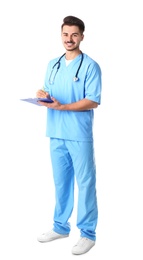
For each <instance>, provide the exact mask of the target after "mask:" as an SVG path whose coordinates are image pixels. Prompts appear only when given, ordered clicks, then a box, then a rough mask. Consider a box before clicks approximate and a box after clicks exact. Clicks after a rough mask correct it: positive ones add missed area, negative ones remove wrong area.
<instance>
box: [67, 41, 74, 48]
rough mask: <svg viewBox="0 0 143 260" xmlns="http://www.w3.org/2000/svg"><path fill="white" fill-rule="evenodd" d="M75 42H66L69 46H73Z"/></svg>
mask: <svg viewBox="0 0 143 260" xmlns="http://www.w3.org/2000/svg"><path fill="white" fill-rule="evenodd" d="M73 44H74V42H66V45H67V46H68V47H70V46H73Z"/></svg>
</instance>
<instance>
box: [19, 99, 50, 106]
mask: <svg viewBox="0 0 143 260" xmlns="http://www.w3.org/2000/svg"><path fill="white" fill-rule="evenodd" d="M20 100H21V101H26V102H29V103H31V104H34V105H37V106H42V105H41V104H39V103H38V101H42V102H46V103H53V100H52V99H50V98H22V99H20Z"/></svg>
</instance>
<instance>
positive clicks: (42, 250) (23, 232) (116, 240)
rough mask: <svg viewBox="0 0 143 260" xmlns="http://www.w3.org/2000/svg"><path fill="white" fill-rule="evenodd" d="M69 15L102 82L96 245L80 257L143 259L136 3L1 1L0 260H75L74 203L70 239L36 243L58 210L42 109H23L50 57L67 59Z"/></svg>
mask: <svg viewBox="0 0 143 260" xmlns="http://www.w3.org/2000/svg"><path fill="white" fill-rule="evenodd" d="M67 15H75V16H78V17H79V18H81V19H83V21H84V22H85V26H86V30H85V38H84V41H83V42H82V44H81V50H82V51H83V52H85V53H87V54H88V55H89V56H91V57H92V58H94V59H95V60H96V61H97V62H98V63H99V64H100V66H101V69H102V82H103V92H102V103H101V106H100V107H98V109H97V110H96V111H95V127H94V134H95V152H96V163H97V194H98V205H99V222H98V227H97V243H96V246H95V247H94V248H93V249H92V250H91V251H90V252H89V253H87V254H85V255H83V256H79V257H83V259H87V258H88V259H89V258H90V259H91V260H92V259H97V260H101V259H102V260H103V259H105V258H106V259H110V260H115V259H116V260H118V259H123V260H124V259H129V258H130V257H131V258H132V259H138V260H142V259H143V253H142V233H143V224H142V219H143V211H142V205H143V202H142V197H143V190H142V174H143V166H142V159H143V158H142V155H143V148H142V147H143V138H142V133H143V126H142V119H143V116H142V103H141V102H142V87H143V73H142V68H143V66H142V60H143V51H142V46H143V40H142V24H143V16H142V1H141V0H140V1H139V0H136V1H133V0H130V1H127V0H124V1H121V0H120V1H116V0H109V1H106V0H100V1H97V0H95V1H92V0H88V1H80V0H79V1H77V0H72V1H65V0H61V1H58V0H52V1H48V0H40V1H38V0H13V1H10V0H3V1H2V0H1V1H0V36H1V37H0V99H1V102H0V123H1V124H0V152H1V153H0V154H1V157H0V166H1V168H0V248H1V249H0V254H1V257H0V258H1V259H3V260H7V259H15V260H17V259H18V260H19V259H20V260H23V259H34V260H36V259H39V260H41V259H42V260H44V259H49V258H50V257H52V258H54V257H56V256H58V257H59V258H61V259H70V258H73V257H75V256H73V255H71V248H72V246H73V245H74V243H76V242H77V240H78V238H79V231H78V230H77V228H76V195H75V209H74V212H73V215H72V217H71V220H70V221H71V226H72V231H71V235H70V237H69V238H67V239H65V240H59V241H54V242H51V243H46V244H40V243H38V242H37V236H38V235H39V234H40V233H42V232H45V231H48V230H49V229H50V228H51V227H52V217H53V209H54V187H53V180H52V171H51V164H50V156H49V140H48V139H47V138H46V137H45V128H46V110H45V108H43V107H37V106H34V105H31V104H28V103H25V102H22V101H20V98H25V97H33V96H35V93H36V91H37V90H38V89H39V88H41V87H42V85H43V82H44V77H45V71H46V67H47V63H48V61H49V59H51V58H54V57H57V56H59V55H61V54H62V53H63V52H64V49H63V46H62V44H61V38H60V28H61V24H62V21H63V18H64V17H65V16H67ZM75 194H77V193H76V187H75Z"/></svg>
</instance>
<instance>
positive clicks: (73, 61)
mask: <svg viewBox="0 0 143 260" xmlns="http://www.w3.org/2000/svg"><path fill="white" fill-rule="evenodd" d="M84 30H85V25H84V23H83V21H82V20H80V19H79V18H77V17H74V16H67V17H65V18H64V20H63V24H62V26H61V38H62V43H63V46H64V48H65V50H66V52H65V54H63V55H62V56H61V57H60V58H56V59H53V60H51V61H50V62H49V64H48V67H47V72H46V77H45V84H44V90H38V91H37V93H36V96H37V97H38V98H51V100H52V102H50V103H45V102H41V101H40V104H41V105H43V106H45V107H47V108H48V109H47V130H46V135H47V137H49V138H50V154H51V163H52V169H53V179H54V184H55V211H54V217H53V220H54V223H53V229H52V230H51V231H49V232H47V233H44V234H42V235H41V236H39V237H38V241H40V242H48V241H52V240H55V239H59V238H65V237H68V236H69V233H70V223H69V222H68V220H69V218H70V216H71V214H72V211H73V207H74V180H75V179H76V181H77V187H78V205H77V227H78V229H79V230H80V239H79V241H78V242H77V244H76V245H75V246H74V247H73V248H72V253H73V254H84V253H86V252H88V251H89V250H90V249H91V248H92V247H93V246H94V245H95V241H96V226H97V218H98V208H97V197H96V165H95V158H94V145H93V143H94V141H93V117H94V111H93V110H94V109H95V108H97V107H98V105H99V104H100V99H101V69H100V67H99V65H98V63H97V62H96V61H94V60H93V59H92V58H90V57H89V56H88V55H86V54H85V53H82V52H81V50H80V43H81V42H82V41H83V39H84V34H83V32H84ZM51 122H52V124H51Z"/></svg>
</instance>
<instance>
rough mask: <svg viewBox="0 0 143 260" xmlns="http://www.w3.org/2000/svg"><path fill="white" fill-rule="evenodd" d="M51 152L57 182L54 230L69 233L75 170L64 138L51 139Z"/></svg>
mask: <svg viewBox="0 0 143 260" xmlns="http://www.w3.org/2000/svg"><path fill="white" fill-rule="evenodd" d="M50 153H51V162H52V169H53V179H54V184H55V211H54V227H53V230H54V231H55V232H57V233H59V234H69V232H70V223H69V222H68V220H69V218H70V216H71V214H72V211H73V203H74V171H73V164H72V160H71V157H70V155H69V152H68V149H67V148H66V146H65V141H64V140H62V139H55V138H51V139H50Z"/></svg>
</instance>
